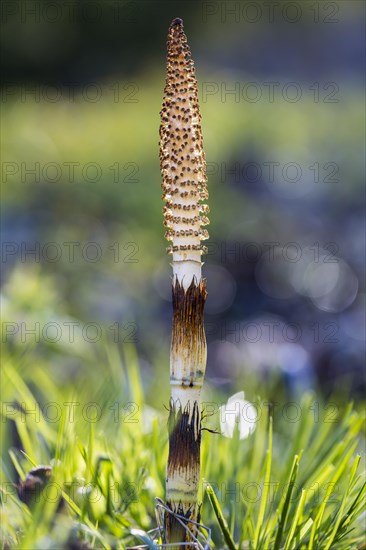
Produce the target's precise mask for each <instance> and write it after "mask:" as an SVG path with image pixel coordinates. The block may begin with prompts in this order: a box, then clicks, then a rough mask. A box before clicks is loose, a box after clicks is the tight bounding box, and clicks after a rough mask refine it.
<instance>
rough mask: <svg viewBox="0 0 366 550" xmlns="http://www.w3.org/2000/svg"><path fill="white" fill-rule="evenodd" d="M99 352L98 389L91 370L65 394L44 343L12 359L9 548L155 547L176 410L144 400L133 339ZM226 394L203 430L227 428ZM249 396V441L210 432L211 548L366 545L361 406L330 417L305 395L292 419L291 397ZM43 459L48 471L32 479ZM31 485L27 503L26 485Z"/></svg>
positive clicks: (7, 448)
mask: <svg viewBox="0 0 366 550" xmlns="http://www.w3.org/2000/svg"><path fill="white" fill-rule="evenodd" d="M101 358H102V359H103V364H104V365H105V367H104V368H105V371H104V382H103V384H102V385H101V386H100V385H99V387H98V388H97V390H96V389H95V381H94V380H93V379H92V376H90V377H89V378H88V376H87V372H86V371H84V375H85V376H84V377H81V379H76V380H74V381H72V380H71V381H69V382H67V383H65V385H64V386H63V387H62V389H60V387H59V386H58V385H57V383H56V381H55V376H54V373H53V372H52V371H51V370H49V371H47V369H44V368H38V366H37V359H38V358H37V352H36V350H35V349H34V350H29V353H28V354H27V355H19V353H9V354H8V355H7V356H6V357H5V358H4V359H5V361H4V367H3V373H2V389H3V407H2V430H1V444H2V449H3V457H2V466H1V500H2V507H1V514H2V518H1V530H2V545H3V548H22V549H24V548H26V549H30V548H37V549H41V548H42V549H43V548H44V549H46V548H47V549H54V548H83V547H84V548H106V549H107V548H110V549H112V548H118V549H122V548H127V547H129V546H134V545H137V544H140V545H142V544H146V543H148V544H149V545H150V547H153V546H154V543H152V542H151V541H150V539H149V537H148V535H147V531H148V530H150V529H152V528H154V527H155V526H156V519H155V509H154V506H155V501H154V499H155V497H160V498H164V486H165V464H166V459H167V446H168V442H167V434H166V420H167V415H168V413H167V411H165V410H164V407H163V406H161V409H160V410H158V409H157V408H154V407H152V406H151V400H150V399H147V395H146V396H145V395H144V389H143V387H142V384H141V378H140V370H139V365H138V359H137V356H136V354H135V353H134V350H133V349H132V348H130V350H128V349H127V350H125V356H124V357H122V356H120V355H119V353H118V352H117V350H116V349H115V348H114V347H107V348H106V349H100V350H99V352H98V353H97V354H95V362H96V363H97V362H98V361H100V359H101ZM94 369H95V370H98V369H97V364H95V365H94ZM145 393H146V391H145ZM117 395H118V398H117ZM212 395H214V397H212ZM226 399H227V396H224V395H221V394H220V393H219V392H216V393H215V394H212V391H211V396H210V402H209V403H208V400H207V399H206V402H204V403H203V405H204V407H205V408H206V410H208V409H210V410H211V411H214V412H213V413H212V414H210V415H204V420H203V427H205V428H208V429H209V430H213V431H217V432H220V430H221V427H222V409H220V405H221V404H223V403H224V402H225V401H226ZM203 401H205V399H203ZM253 401H255V403H253V404H254V405H255V407H256V410H257V413H258V414H257V419H256V420H257V421H256V429H255V430H254V432H253V433H252V434H251V435H250V436H249V437H248V438H246V439H240V435H239V430H234V434H233V437H232V438H228V437H224V436H223V435H221V434H220V433H211V432H209V431H208V430H207V431H206V430H205V431H203V433H202V472H203V476H204V479H203V480H202V483H201V487H200V490H201V496H202V498H203V506H202V510H201V515H202V522H203V523H204V524H205V525H207V527H209V528H210V529H211V530H212V547H216V548H226V547H228V548H231V549H233V548H237V549H239V548H242V549H244V548H248V549H253V550H266V549H268V550H270V549H284V550H295V549H307V548H310V549H313V550H315V549H324V550H325V549H331V548H337V549H340V550H342V549H344V550H346V549H357V548H361V544H362V541H363V536H364V533H363V526H364V520H363V518H364V506H365V485H364V477H363V474H362V473H361V470H362V469H363V467H364V464H363V462H364V456H362V458H361V455H362V441H363V440H362V439H361V437H362V428H363V425H364V419H363V416H362V414H360V413H359V412H357V411H356V410H355V409H354V407H353V406H352V404H349V405H348V406H346V407H342V408H341V407H338V408H337V411H336V414H332V415H329V410H328V409H327V406H326V405H325V404H323V403H322V402H321V401H320V400H319V398H318V397H317V396H316V395H315V394H307V395H304V397H303V399H302V400H301V402H299V403H298V404H297V405H296V408H297V411H298V414H297V417H296V421H294V419H295V415H294V414H293V412H292V413H291V414H290V408H289V404H288V403H287V404H286V403H284V405H283V406H281V404H279V405H278V406H276V407H271V406H269V405H268V403H267V402H266V401H265V396H262V399H260V398H258V399H256V400H253ZM293 410H295V409H294V408H293ZM220 416H221V419H220ZM220 420H221V422H220ZM41 465H43V466H51V467H52V476H51V477H50V478H49V479H47V480H46V481H44V482H43V481H42V479H40V478H38V479H36V480H34V479H33V480H32V479H30V477H31V476H30V475H29V472H30V470H32V469H34V468H37V467H38V468H39V467H40V466H41ZM39 475H40V474H39ZM27 476H28V478H27ZM34 477H36V478H37V475H36V476H33V478H34ZM30 481H33V482H34V485H33V486H32V484H31V485H30V490H29V491H28V493H29V494H28V497H29V495H30V496H31V497H32V498H28V501H27V502H28V503H26V502H24V500H27V499H26V498H24V490H23V493H22V492H21V487H23V488H24V484H27V483H28V484H29V483H30ZM14 484H18V487H16V486H15V485H14ZM19 495H20V496H22V498H23V501H22V500H21V498H20V497H19ZM158 542H159V541H156V544H157V543H158ZM82 545H84V546H82Z"/></svg>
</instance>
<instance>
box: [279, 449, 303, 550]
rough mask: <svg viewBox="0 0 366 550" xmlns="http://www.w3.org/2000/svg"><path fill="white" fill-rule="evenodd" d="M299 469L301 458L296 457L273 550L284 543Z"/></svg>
mask: <svg viewBox="0 0 366 550" xmlns="http://www.w3.org/2000/svg"><path fill="white" fill-rule="evenodd" d="M298 469H299V457H298V455H296V456H295V458H294V461H293V464H292V468H291V472H290V477H289V482H288V487H287V491H286V496H285V501H284V505H283V508H282V511H281V517H280V521H279V524H278V529H277V535H276V539H275V543H274V546H273V550H278V549H279V548H280V544H281V541H282V534H283V531H284V528H285V525H286V519H287V514H288V512H289V508H290V499H291V494H292V491H293V488H294V484H295V480H296V476H297V472H298Z"/></svg>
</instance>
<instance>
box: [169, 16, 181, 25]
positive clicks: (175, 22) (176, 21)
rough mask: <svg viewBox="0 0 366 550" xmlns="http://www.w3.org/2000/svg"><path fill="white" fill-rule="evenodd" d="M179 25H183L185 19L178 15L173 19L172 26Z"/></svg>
mask: <svg viewBox="0 0 366 550" xmlns="http://www.w3.org/2000/svg"><path fill="white" fill-rule="evenodd" d="M178 25H181V26H183V19H180V18H179V17H176V18H175V19H173V21H172V22H171V24H170V27H176V26H178Z"/></svg>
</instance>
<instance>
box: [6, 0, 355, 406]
mask: <svg viewBox="0 0 366 550" xmlns="http://www.w3.org/2000/svg"><path fill="white" fill-rule="evenodd" d="M364 12H365V5H364V3H363V2H359V1H352V0H348V1H340V2H328V3H326V2H315V3H314V2H308V1H305V0H304V1H297V2H282V1H281V2H277V3H275V5H272V4H271V3H268V2H193V1H192V2H177V1H172V2H158V1H148V2H147V1H146V2H144V1H137V2H135V1H131V2H123V1H118V0H106V1H104V2H100V1H94V2H87V1H85V2H84V1H79V2H77V1H69V2H62V1H61V0H59V1H54V2H47V0H44V1H38V2H32V1H26V2H6V1H5V2H3V4H2V13H1V16H2V32H1V44H2V51H3V84H2V96H1V113H2V155H1V157H2V241H3V242H2V261H3V272H2V293H1V299H2V311H3V321H4V322H3V344H4V345H5V347H6V348H7V352H6V353H7V354H9V356H10V357H13V358H14V357H15V358H16V360H17V361H18V362H19V364H20V365H21V368H22V369H23V372H24V373H27V377H28V379H30V380H32V382H33V383H35V385H37V380H34V372H35V370H34V369H35V364H36V365H37V368H38V367H39V366H40V365H42V367H43V368H45V369H47V371H49V372H51V373H52V376H54V378H55V379H56V380H57V381H58V383H59V384H60V386H61V387H63V386H64V387H65V391H66V387H68V385H69V384H70V382H71V383H72V384H76V383H77V382H76V381H78V383H79V384H80V385H83V384H84V383H85V379H86V377H88V379H89V380H90V382H91V381H93V384H94V386H93V387H94V390H95V391H96V392H97V387H98V384H99V383H100V382H98V380H100V372H98V373H97V372H95V369H94V366H93V367H91V366H90V365H91V364H92V365H94V362H95V358H97V361H98V362H99V363H100V364H101V369H102V372H103V361H104V358H103V354H102V353H101V351H100V350H101V349H103V345H104V344H105V343H106V342H109V343H110V342H115V343H117V345H118V348H120V349H122V348H125V349H126V348H129V347H131V348H134V347H136V348H137V351H138V355H139V361H140V365H141V368H142V379H143V384H144V386H145V390H146V391H147V393H148V394H149V396H150V397H149V399H150V401H151V403H152V404H153V405H156V406H157V407H158V408H161V407H162V397H161V393H160V388H161V387H162V385H163V386H164V387H166V388H168V384H169V380H168V361H169V359H168V356H169V340H170V324H171V304H170V275H171V268H170V266H169V257H168V256H166V255H165V247H166V246H167V243H166V241H165V240H164V230H163V226H162V221H163V217H162V212H161V210H162V206H163V205H162V200H161V188H160V183H161V178H160V172H159V161H158V153H159V148H158V129H159V110H160V107H161V102H162V94H163V88H164V80H165V54H166V51H165V50H166V34H167V30H168V26H169V24H170V22H171V20H172V19H173V18H174V17H181V18H182V19H183V20H184V24H185V31H186V34H187V36H188V40H189V43H190V46H191V50H192V54H193V58H194V60H195V65H196V73H197V78H198V82H199V98H200V103H201V112H202V126H203V134H204V144H205V150H206V158H207V163H208V176H209V181H208V187H209V193H210V199H209V204H210V208H211V215H210V221H211V226H210V227H209V231H210V240H209V241H208V247H209V253H208V254H207V256H206V257H205V258H204V260H205V266H204V273H205V276H206V277H207V281H208V290H209V298H208V302H207V308H206V328H207V337H208V367H207V379H208V384H211V385H212V386H215V387H220V388H223V389H224V390H225V391H226V389H227V390H231V389H232V388H237V387H239V388H240V389H243V388H244V389H245V390H246V391H247V390H248V388H249V394H250V380H251V378H252V377H254V376H256V377H257V378H258V379H259V380H262V381H265V380H267V379H268V376H269V375H272V376H273V377H275V378H276V377H278V378H280V379H282V380H283V381H284V383H285V387H286V389H287V391H288V392H289V395H291V396H293V395H299V394H301V393H303V391H304V390H305V389H309V388H320V389H321V390H322V391H323V392H324V394H325V396H327V395H329V394H330V392H333V391H341V390H342V391H343V390H344V391H348V390H350V391H351V392H352V394H353V396H354V397H356V398H357V397H358V396H360V395H361V392H362V391H363V390H364V367H363V356H364V355H363V354H364V351H363V350H364V338H365V331H364V298H365V289H364V281H363V277H362V271H363V266H364V241H363V237H364V231H363V216H362V212H363V207H364V194H363V190H362V189H363V182H364V176H365V174H364V158H363V157H364V146H365V143H364V76H363V70H362V68H363V65H364V57H365V56H364V54H365V51H364V29H363V21H364V15H365V13H364ZM32 251H33V252H32ZM37 323H38V324H37ZM32 329H34V330H35V334H32V333H29V332H28V331H29V330H32ZM99 357H100V359H99ZM89 360H90V363H88V361H89ZM161 376H162V377H163V378H161ZM263 385H264V386H265V383H264V382H263ZM90 386H91V385H90ZM157 390H159V391H157ZM248 397H251V396H250V395H248Z"/></svg>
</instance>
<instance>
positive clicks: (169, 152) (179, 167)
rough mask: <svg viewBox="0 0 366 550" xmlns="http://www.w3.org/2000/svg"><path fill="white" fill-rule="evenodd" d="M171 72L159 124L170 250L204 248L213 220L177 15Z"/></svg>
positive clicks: (190, 71)
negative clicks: (210, 218)
mask: <svg viewBox="0 0 366 550" xmlns="http://www.w3.org/2000/svg"><path fill="white" fill-rule="evenodd" d="M167 50H168V51H167V74H166V83H165V89H164V101H163V106H162V110H161V113H160V115H161V126H160V166H161V174H162V178H163V182H162V188H163V191H164V195H163V199H164V200H165V202H166V206H165V208H164V214H165V222H164V225H165V226H166V227H167V232H166V235H165V236H166V238H167V239H168V240H169V241H171V242H172V244H171V246H170V247H169V249H168V250H169V252H177V251H189V250H191V251H200V253H203V252H205V247H204V246H202V244H201V241H203V240H205V239H207V238H208V232H207V231H206V230H205V229H203V226H205V225H208V223H209V220H208V218H207V216H205V215H204V214H206V213H208V211H209V209H208V206H207V205H206V204H203V203H202V201H204V200H205V199H207V197H208V192H207V186H206V182H207V176H206V160H205V154H204V151H203V140H202V130H201V115H200V110H199V102H198V88H197V80H196V76H195V70H194V63H193V61H192V58H191V52H190V49H189V46H188V43H187V37H186V35H185V33H184V29H183V21H182V19H179V18H176V19H173V21H172V23H171V25H170V27H169V33H168V42H167Z"/></svg>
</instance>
